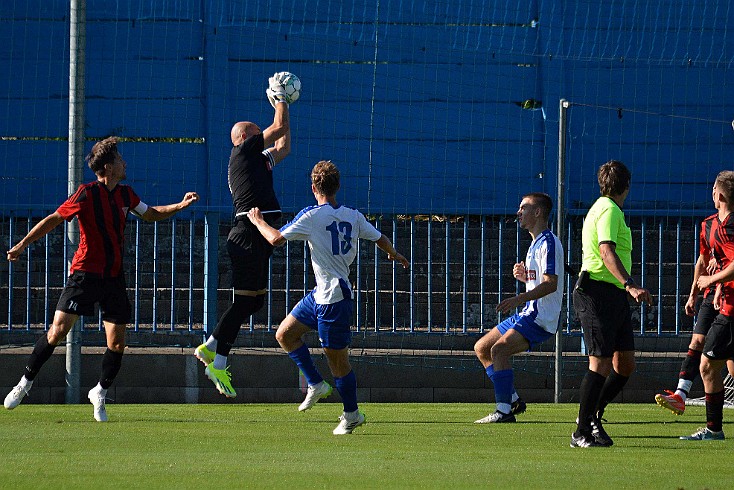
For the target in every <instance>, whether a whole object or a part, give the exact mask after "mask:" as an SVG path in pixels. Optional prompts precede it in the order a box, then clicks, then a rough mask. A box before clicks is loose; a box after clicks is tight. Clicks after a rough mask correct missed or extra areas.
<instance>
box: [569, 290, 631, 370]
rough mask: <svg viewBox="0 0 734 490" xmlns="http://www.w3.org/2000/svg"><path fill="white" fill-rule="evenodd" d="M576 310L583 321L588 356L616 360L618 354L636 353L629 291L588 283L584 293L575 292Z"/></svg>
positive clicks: (574, 305)
mask: <svg viewBox="0 0 734 490" xmlns="http://www.w3.org/2000/svg"><path fill="white" fill-rule="evenodd" d="M573 307H574V311H575V312H576V315H577V316H578V318H579V320H580V321H581V328H582V329H583V331H584V342H585V343H586V349H587V353H588V355H590V356H595V357H612V356H613V355H614V352H616V351H631V350H635V338H634V335H633V332H632V318H631V309H630V304H629V300H628V299H627V291H625V290H624V289H620V288H618V287H617V286H615V285H614V284H610V283H608V282H603V281H594V280H591V279H587V280H586V281H585V284H584V287H583V289H580V288H574V291H573Z"/></svg>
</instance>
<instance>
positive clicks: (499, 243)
mask: <svg viewBox="0 0 734 490" xmlns="http://www.w3.org/2000/svg"><path fill="white" fill-rule="evenodd" d="M504 227H505V220H504V219H502V218H500V220H499V229H498V233H499V235H498V237H497V249H498V250H497V304H499V302H500V300H501V299H502V271H501V270H500V269H502V259H503V257H502V231H503V229H504ZM500 320H501V316H500V314H499V313H497V315H496V318H495V321H496V323H497V324H499V323H500Z"/></svg>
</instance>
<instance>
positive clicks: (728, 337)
mask: <svg viewBox="0 0 734 490" xmlns="http://www.w3.org/2000/svg"><path fill="white" fill-rule="evenodd" d="M703 355H704V356H706V357H708V358H709V359H712V360H719V361H721V360H725V359H734V317H731V316H726V315H722V314H718V315H716V318H715V319H714V322H713V323H712V324H711V328H710V329H709V331H708V333H707V334H706V342H705V343H704V344H703Z"/></svg>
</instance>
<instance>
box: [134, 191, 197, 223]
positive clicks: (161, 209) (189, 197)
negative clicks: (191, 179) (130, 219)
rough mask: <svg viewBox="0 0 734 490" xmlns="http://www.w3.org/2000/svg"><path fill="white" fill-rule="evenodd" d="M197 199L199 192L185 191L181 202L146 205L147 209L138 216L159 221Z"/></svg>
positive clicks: (146, 219) (145, 219)
mask: <svg viewBox="0 0 734 490" xmlns="http://www.w3.org/2000/svg"><path fill="white" fill-rule="evenodd" d="M198 200H199V194H197V193H196V192H187V193H186V194H184V197H183V199H182V200H181V202H177V203H175V204H168V205H165V206H147V209H145V211H144V212H143V213H141V214H139V216H140V217H141V218H142V219H143V220H144V221H161V220H164V219H166V218H170V217H171V216H173V215H174V214H176V213H178V212H179V211H181V210H183V209H186V208H188V207H189V206H191V205H192V204H194V203H195V202H196V201H198ZM136 214H137V213H136Z"/></svg>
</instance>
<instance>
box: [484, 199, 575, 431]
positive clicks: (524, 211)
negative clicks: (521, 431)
mask: <svg viewBox="0 0 734 490" xmlns="http://www.w3.org/2000/svg"><path fill="white" fill-rule="evenodd" d="M552 209H553V201H551V198H550V197H549V196H548V195H547V194H543V193H540V192H536V193H532V194H527V195H525V196H523V198H522V202H521V203H520V208H519V209H518V211H517V221H518V224H519V225H520V227H521V228H523V229H525V230H527V231H528V232H529V233H530V236H531V237H532V238H533V242H532V243H531V244H530V248H529V249H528V253H527V255H526V257H525V261H524V262H520V263H517V264H515V266H514V268H513V271H512V274H513V276H514V277H515V279H517V280H518V281H521V282H524V283H525V292H522V293H520V294H518V295H517V296H513V297H512V298H507V299H505V300H503V301H501V302H500V303H499V304H498V305H497V311H498V312H501V313H505V314H506V313H509V312H510V311H512V310H514V309H516V308H518V307H520V306H521V305H522V304H523V303H525V307H524V308H523V309H522V311H521V312H520V313H516V314H514V315H513V316H511V317H510V318H507V319H506V320H504V321H503V322H502V323H500V324H499V325H497V326H496V327H494V328H493V329H492V330H490V331H489V332H488V333H487V334H485V335H484V336H483V337H482V338H481V339H479V340H478V341H477V343H476V344H475V345H474V352H475V353H476V355H477V357H478V358H479V361H480V362H481V363H482V365H483V366H484V369H485V371H486V372H487V376H488V377H489V379H490V380H492V383H493V384H494V393H495V401H496V402H497V409H496V411H495V412H494V413H491V414H489V415H487V416H486V417H484V418H481V419H479V420H477V421H476V422H475V423H477V424H487V423H496V422H515V415H517V414H520V413H522V412H524V411H525V407H526V405H525V402H523V401H522V399H521V398H520V397H519V396H518V394H517V392H516V391H515V387H514V380H513V372H512V364H511V361H510V357H512V356H513V355H515V354H518V353H520V352H524V351H527V350H529V349H532V348H533V347H535V346H537V345H540V344H541V343H542V342H544V341H545V340H547V339H549V338H550V337H552V336H553V335H554V334H555V333H556V330H557V329H558V317H559V316H560V314H561V302H562V300H563V278H564V276H563V274H564V262H563V246H562V245H561V241H560V240H559V239H558V237H557V236H555V235H554V234H553V233H552V232H551V231H550V230H549V229H548V218H549V216H550V212H551V210H552Z"/></svg>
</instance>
